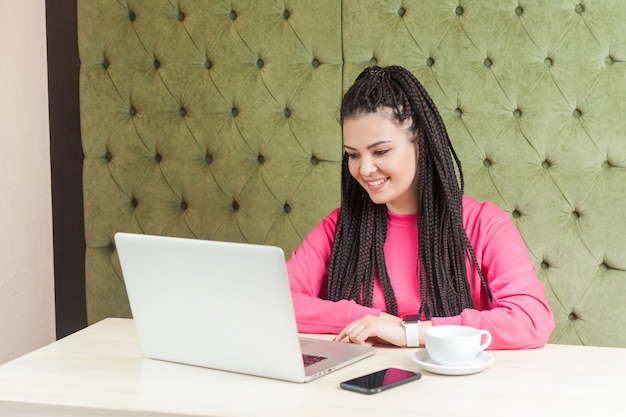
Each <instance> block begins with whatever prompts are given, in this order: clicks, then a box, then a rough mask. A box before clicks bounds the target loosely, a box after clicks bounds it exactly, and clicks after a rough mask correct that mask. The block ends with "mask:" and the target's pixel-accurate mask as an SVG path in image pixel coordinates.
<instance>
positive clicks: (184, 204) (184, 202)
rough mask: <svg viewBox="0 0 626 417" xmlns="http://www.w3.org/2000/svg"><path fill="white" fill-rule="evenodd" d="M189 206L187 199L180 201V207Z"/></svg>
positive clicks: (184, 208) (185, 208)
mask: <svg viewBox="0 0 626 417" xmlns="http://www.w3.org/2000/svg"><path fill="white" fill-rule="evenodd" d="M187 207H188V205H187V202H186V201H185V200H183V201H182V202H181V203H180V208H181V209H183V210H187Z"/></svg>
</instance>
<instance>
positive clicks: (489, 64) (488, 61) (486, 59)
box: [483, 58, 493, 68]
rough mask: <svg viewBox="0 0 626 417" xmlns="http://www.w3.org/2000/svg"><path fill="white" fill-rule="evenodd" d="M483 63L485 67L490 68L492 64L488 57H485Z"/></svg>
mask: <svg viewBox="0 0 626 417" xmlns="http://www.w3.org/2000/svg"><path fill="white" fill-rule="evenodd" d="M483 65H484V66H486V67H487V68H491V66H492V65H493V62H491V59H490V58H485V60H484V61H483Z"/></svg>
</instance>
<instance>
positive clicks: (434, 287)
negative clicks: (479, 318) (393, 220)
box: [325, 66, 491, 319]
mask: <svg viewBox="0 0 626 417" xmlns="http://www.w3.org/2000/svg"><path fill="white" fill-rule="evenodd" d="M386 108H388V109H391V110H392V113H393V115H394V117H395V118H396V121H397V122H398V123H402V122H405V121H409V120H410V121H411V122H412V123H411V127H410V130H411V132H412V133H413V134H414V135H413V136H414V137H416V138H417V146H418V149H419V153H418V170H419V180H418V189H419V192H418V203H417V213H418V236H417V240H418V243H419V253H418V257H419V263H420V267H419V268H418V273H419V275H418V276H419V280H420V292H421V300H420V301H421V303H420V310H419V311H420V314H421V313H424V314H425V315H426V317H427V318H428V319H430V318H431V317H433V316H434V317H446V316H454V315H457V314H460V312H461V311H462V310H463V309H466V308H473V302H472V298H471V295H470V288H469V282H468V279H467V271H466V266H465V265H466V264H465V260H466V259H471V261H472V263H473V265H474V268H475V269H476V271H477V272H478V274H479V275H480V279H481V281H482V284H483V288H484V290H485V292H486V293H487V295H488V297H489V298H490V299H491V292H490V291H489V288H488V287H487V283H486V281H485V279H484V277H483V275H482V272H481V270H480V266H479V265H478V262H477V260H476V256H475V254H474V250H473V249H472V246H471V244H470V242H469V239H468V237H467V234H466V232H465V229H464V228H463V206H462V197H463V188H464V180H463V171H462V170H461V162H460V160H459V158H458V157H457V155H456V152H455V151H454V148H453V147H452V143H451V142H450V139H449V137H448V133H447V131H446V129H445V126H444V124H443V120H442V119H441V116H440V114H439V112H438V111H437V108H436V107H435V104H434V103H433V101H432V99H431V97H430V96H429V95H428V93H427V92H426V90H425V89H424V87H423V86H422V85H421V84H420V82H419V81H418V80H417V78H415V76H413V74H411V73H410V72H409V71H408V70H406V69H405V68H402V67H399V66H390V67H370V68H366V69H365V70H364V71H363V72H361V74H360V75H359V76H358V77H357V79H356V81H355V82H354V84H353V85H352V87H350V89H349V90H348V91H347V93H346V94H345V96H344V98H343V101H342V104H341V122H342V123H343V122H344V121H345V120H347V119H352V118H356V117H358V116H361V115H364V114H369V113H374V112H378V111H381V110H383V109H386ZM455 165H456V170H455ZM457 171H458V175H459V176H458V179H457ZM341 187H342V188H341V189H342V195H341V210H340V213H339V218H338V220H337V226H336V229H335V237H334V242H333V247H332V252H331V255H330V260H329V264H328V268H327V274H326V288H325V290H326V298H328V299H329V300H333V301H337V300H341V299H351V300H355V301H356V302H358V303H360V304H363V305H366V306H371V305H372V298H373V293H374V280H375V277H376V276H378V279H379V282H380V284H381V287H382V289H383V294H384V297H385V303H386V306H387V311H388V312H389V313H391V314H394V315H395V314H397V303H396V298H395V295H394V292H393V288H392V287H391V282H390V279H389V275H388V273H387V268H386V265H385V255H384V244H385V238H386V236H387V207H386V206H385V205H384V204H375V203H373V202H372V201H371V199H370V198H369V196H368V194H367V192H366V191H365V190H364V189H363V187H362V186H361V185H360V184H359V183H358V182H357V181H356V180H355V179H354V178H353V177H352V176H351V174H350V172H349V169H348V157H347V155H344V157H343V162H342V169H341ZM416 268H417V265H416Z"/></svg>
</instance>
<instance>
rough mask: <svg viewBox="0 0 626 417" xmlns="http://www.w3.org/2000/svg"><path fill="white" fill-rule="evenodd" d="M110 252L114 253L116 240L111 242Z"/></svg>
mask: <svg viewBox="0 0 626 417" xmlns="http://www.w3.org/2000/svg"><path fill="white" fill-rule="evenodd" d="M109 252H111V253H113V252H115V243H114V242H112V241H111V242H109Z"/></svg>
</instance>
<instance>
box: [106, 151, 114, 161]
mask: <svg viewBox="0 0 626 417" xmlns="http://www.w3.org/2000/svg"><path fill="white" fill-rule="evenodd" d="M104 157H105V158H106V160H107V161H108V162H111V161H112V160H113V155H111V152H109V151H107V153H106V155H105V156H104Z"/></svg>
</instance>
